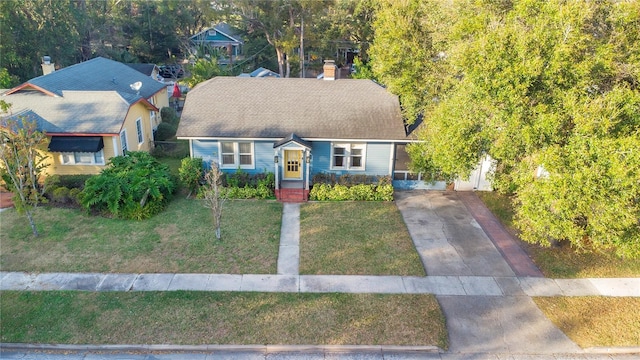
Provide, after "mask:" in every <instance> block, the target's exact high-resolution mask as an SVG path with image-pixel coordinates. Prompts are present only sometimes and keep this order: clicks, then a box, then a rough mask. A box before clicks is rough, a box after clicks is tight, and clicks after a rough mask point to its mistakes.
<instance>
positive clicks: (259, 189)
mask: <svg viewBox="0 0 640 360" xmlns="http://www.w3.org/2000/svg"><path fill="white" fill-rule="evenodd" d="M221 180H222V185H223V187H222V188H220V192H221V193H222V194H223V195H224V196H225V197H227V198H229V199H274V198H275V194H274V188H275V175H274V174H273V173H262V174H249V173H247V172H245V171H242V170H240V169H238V170H237V171H236V172H234V173H232V174H226V175H224V176H223V177H222V179H221ZM202 190H203V189H202V188H201V189H200V192H199V194H198V197H200V198H202V197H203V196H204V195H203V193H202Z"/></svg>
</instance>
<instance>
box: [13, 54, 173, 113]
mask: <svg viewBox="0 0 640 360" xmlns="http://www.w3.org/2000/svg"><path fill="white" fill-rule="evenodd" d="M137 81H140V82H141V83H142V87H141V88H140V94H139V95H138V94H137V92H136V91H134V90H132V89H131V87H130V84H133V83H135V82H137ZM164 87H165V85H164V84H162V83H160V82H158V81H155V80H154V79H152V78H150V77H149V76H145V75H144V74H142V73H141V72H139V71H137V70H135V69H133V68H131V67H129V66H127V65H126V64H123V63H120V62H117V61H113V60H109V59H105V58H102V57H97V58H94V59H91V60H87V61H85V62H81V63H79V64H75V65H71V66H68V67H66V68H62V69H60V70H56V71H54V72H52V73H50V74H47V75H42V76H38V77H36V78H33V79H31V80H28V81H26V82H24V83H22V84H21V85H18V86H17V87H15V88H13V89H11V90H9V91H7V92H6V93H5V95H10V94H13V93H16V92H18V91H20V90H23V89H36V90H39V91H42V92H44V93H47V94H49V95H52V96H62V92H63V91H64V90H73V91H116V92H118V94H120V96H122V98H124V99H125V100H126V101H127V102H128V103H129V104H133V103H135V102H137V101H138V100H139V98H141V97H142V98H145V99H148V98H150V97H151V96H153V95H154V94H155V93H157V92H158V91H160V90H162V89H163V88H164Z"/></svg>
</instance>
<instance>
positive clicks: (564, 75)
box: [370, 0, 640, 257]
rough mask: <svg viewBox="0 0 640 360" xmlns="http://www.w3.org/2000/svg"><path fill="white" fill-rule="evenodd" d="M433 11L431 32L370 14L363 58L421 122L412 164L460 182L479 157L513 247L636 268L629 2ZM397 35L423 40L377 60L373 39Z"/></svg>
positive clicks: (634, 48)
mask: <svg viewBox="0 0 640 360" xmlns="http://www.w3.org/2000/svg"><path fill="white" fill-rule="evenodd" d="M415 3H416V2H413V1H410V0H407V1H398V2H397V4H395V6H400V7H405V8H406V7H408V6H416V5H415ZM437 3H438V2H435V3H433V4H437ZM440 4H441V5H440V6H436V7H435V8H434V9H433V10H432V9H427V10H428V11H427V12H426V13H425V14H426V16H429V15H430V16H431V17H432V18H433V15H434V14H435V15H436V18H435V19H438V15H437V14H442V15H443V16H442V17H441V18H440V19H441V20H440V21H436V22H435V23H430V22H429V21H427V20H428V19H425V18H424V17H420V18H418V19H415V18H413V21H410V22H408V20H411V19H412V14H416V13H417V12H416V11H408V12H407V11H405V12H403V11H390V12H381V13H380V14H382V15H384V16H378V17H377V21H376V26H375V31H376V38H375V41H374V44H373V46H372V49H371V51H370V54H371V57H372V61H373V62H374V64H373V65H372V69H373V70H374V73H375V75H376V76H377V78H378V79H380V80H381V81H382V82H384V83H388V85H389V89H390V90H391V91H393V92H395V93H396V94H398V95H399V96H400V99H401V101H402V100H404V101H403V106H405V108H407V106H408V109H409V111H408V113H407V115H410V116H416V115H420V114H422V115H424V122H425V126H424V127H423V130H422V131H421V132H420V133H419V137H420V138H421V139H423V140H425V141H424V142H423V143H421V145H420V146H419V147H417V151H414V153H413V159H414V162H415V163H417V164H422V165H425V167H427V168H428V167H429V166H430V165H435V166H437V167H438V168H440V169H441V170H442V171H443V172H444V173H446V174H448V175H449V176H461V177H465V176H468V175H469V172H470V170H471V169H473V168H474V167H475V166H476V164H477V163H478V160H479V159H480V158H481V157H482V156H483V155H484V154H488V155H490V156H491V157H492V158H493V159H495V161H496V163H495V164H496V165H495V168H494V169H493V185H494V187H495V188H496V189H497V190H499V191H502V192H507V193H512V194H513V195H514V198H515V204H516V226H517V227H518V228H519V229H520V230H521V237H522V238H523V239H524V240H526V241H528V242H532V243H539V244H542V245H550V244H551V243H552V242H563V241H564V242H569V243H570V244H571V245H572V246H573V247H574V248H576V249H581V250H589V251H598V250H613V251H615V252H616V253H617V254H618V255H620V256H626V257H640V241H638V239H640V223H639V222H638V219H639V218H640V182H638V179H640V154H638V149H640V111H639V109H640V1H637V0H632V1H613V0H612V1H598V2H594V1H586V0H584V1H570V2H566V1H555V0H553V1H546V0H530V1H520V0H513V1H499V2H495V1H475V0H468V1H467V0H460V1H453V2H451V3H447V4H446V5H444V2H440ZM389 6H391V5H387V8H388V7H389ZM405 10H406V9H405ZM409 10H411V8H409ZM383 11H384V8H383ZM407 22H408V24H410V25H411V26H414V27H416V26H417V29H419V30H420V29H423V30H424V31H426V34H428V35H429V34H430V35H431V37H430V38H425V37H420V38H419V39H423V40H424V41H422V43H421V42H419V41H413V40H412V39H415V38H413V37H409V38H408V39H409V41H412V42H411V43H409V44H406V43H405V40H400V38H397V39H398V42H401V43H404V45H405V46H404V47H402V48H403V49H405V50H406V52H403V53H402V54H403V55H402V56H398V57H401V58H402V59H401V60H399V59H396V58H393V57H385V56H383V55H384V51H385V49H376V47H378V46H385V45H386V43H384V42H380V41H382V40H384V39H383V38H379V37H378V35H379V34H384V32H385V31H387V30H385V29H389V28H393V27H394V26H396V27H397V26H400V25H399V24H404V23H407ZM430 39H431V40H437V41H430ZM436 44H437V46H436V47H435V48H434V45H436ZM421 51H422V52H424V54H425V56H423V57H422V58H423V60H420V57H419V56H415V55H416V54H420V53H421ZM395 52H396V53H400V52H397V51H395ZM440 53H442V56H433V55H438V54H440ZM399 61H400V62H402V66H395V65H396V64H397V63H398V62H399ZM434 64H436V65H434ZM440 67H443V68H444V69H446V70H447V73H448V75H445V76H444V77H443V78H442V79H443V80H438V81H437V82H434V83H431V82H429V81H428V80H429V79H434V76H433V75H438V70H439V69H440ZM423 72H428V73H431V74H432V75H431V76H430V75H427V74H423ZM413 78H417V79H426V80H427V81H421V84H418V85H419V86H414V85H413V84H412V81H411V79H413ZM435 79H436V80H437V78H435ZM398 83H399V84H398ZM432 84H434V85H435V86H431V85H432ZM405 111H407V109H405ZM414 150H415V149H414ZM536 174H538V175H542V176H536Z"/></svg>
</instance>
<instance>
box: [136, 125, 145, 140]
mask: <svg viewBox="0 0 640 360" xmlns="http://www.w3.org/2000/svg"><path fill="white" fill-rule="evenodd" d="M136 133H137V134H138V145H140V144H142V143H143V142H144V133H143V132H142V119H138V120H136Z"/></svg>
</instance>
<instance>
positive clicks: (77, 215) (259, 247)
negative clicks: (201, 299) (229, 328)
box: [0, 195, 282, 274]
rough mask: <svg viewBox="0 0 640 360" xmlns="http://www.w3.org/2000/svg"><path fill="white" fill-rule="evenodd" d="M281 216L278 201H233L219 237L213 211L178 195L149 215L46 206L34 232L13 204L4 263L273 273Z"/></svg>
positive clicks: (3, 238) (7, 267)
mask: <svg viewBox="0 0 640 360" xmlns="http://www.w3.org/2000/svg"><path fill="white" fill-rule="evenodd" d="M281 217H282V205H281V204H279V203H277V202H274V201H252V200H238V201H231V200H230V201H227V202H226V203H225V205H224V208H223V215H222V240H221V241H217V240H216V239H215V235H214V231H213V228H212V225H211V224H212V221H211V214H210V210H208V209H206V208H204V206H203V204H202V202H201V201H200V200H193V199H184V197H183V196H181V195H177V197H176V198H175V199H174V200H173V201H172V202H171V203H170V204H169V206H168V208H167V209H166V210H165V211H164V212H162V213H160V214H158V215H156V216H154V217H153V218H151V219H148V220H145V221H130V220H119V219H109V218H104V217H100V216H90V215H87V214H85V213H84V212H82V211H80V210H76V209H61V208H48V209H47V208H39V209H38V210H37V212H36V215H35V219H36V223H37V224H38V228H39V231H40V233H41V236H40V237H38V238H34V237H33V235H32V234H31V230H30V228H29V225H28V222H27V219H26V217H24V216H19V215H18V214H17V213H16V211H15V210H14V209H10V210H6V211H3V212H2V213H0V263H1V266H2V270H3V271H33V272H119V273H155V272H181V273H233V274H267V273H270V274H273V273H275V272H276V266H277V257H278V248H279V241H280V222H281Z"/></svg>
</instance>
